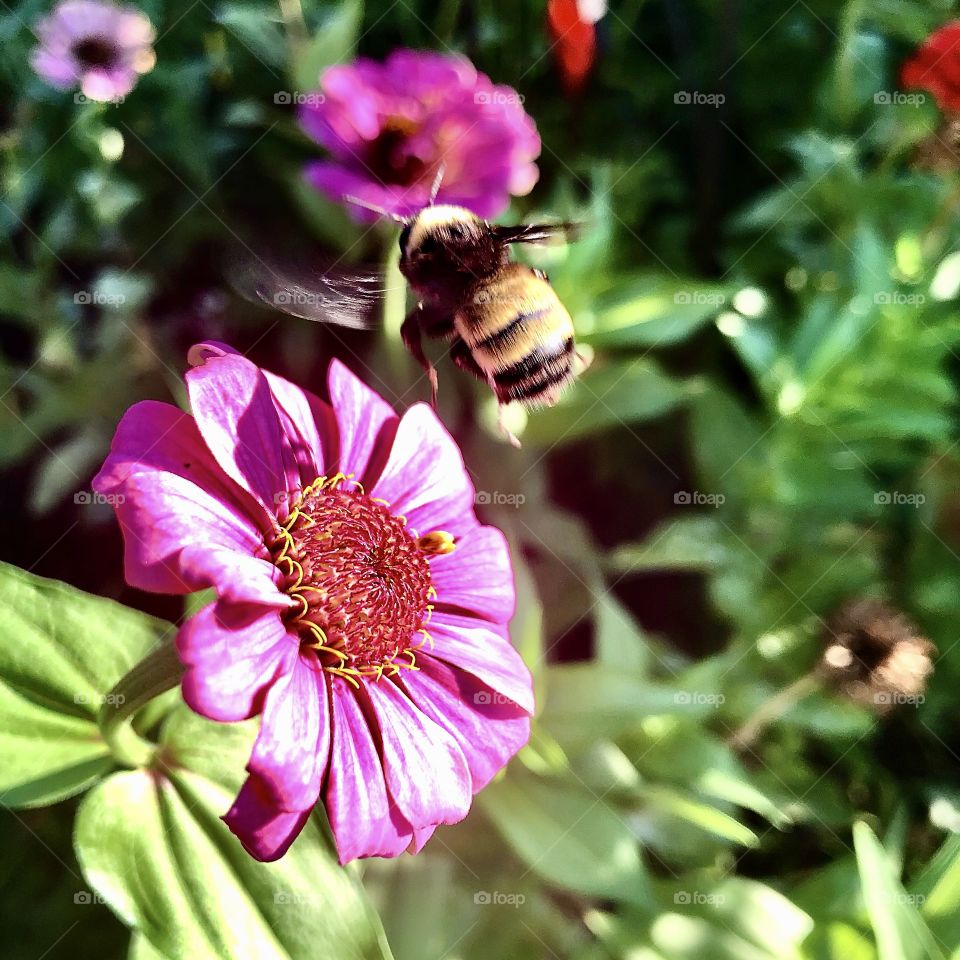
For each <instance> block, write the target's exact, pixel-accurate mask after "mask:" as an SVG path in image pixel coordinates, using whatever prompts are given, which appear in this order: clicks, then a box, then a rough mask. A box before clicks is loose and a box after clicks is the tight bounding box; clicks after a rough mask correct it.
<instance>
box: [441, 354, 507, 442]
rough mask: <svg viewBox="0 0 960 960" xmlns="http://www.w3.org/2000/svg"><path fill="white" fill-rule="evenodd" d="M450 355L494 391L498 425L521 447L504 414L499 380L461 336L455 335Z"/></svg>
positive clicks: (462, 367) (462, 368)
mask: <svg viewBox="0 0 960 960" xmlns="http://www.w3.org/2000/svg"><path fill="white" fill-rule="evenodd" d="M450 356H451V358H452V359H453V362H454V363H455V364H456V365H457V366H458V367H459V368H460V369H461V370H466V371H467V372H468V373H472V374H473V375H474V376H475V377H476V378H477V379H478V380H482V381H483V382H484V383H485V384H486V385H487V386H488V387H489V388H490V389H491V390H492V391H493V395H494V396H495V397H496V398H497V403H498V404H499V406H498V408H497V409H498V411H499V412H498V416H497V427H498V428H499V430H500V432H501V433H502V434H503V435H504V436H505V437H506V438H507V440H509V441H510V444H511V446H514V447H517V448H519V447H520V441H519V440H518V439H517V438H516V437H515V436H514V435H513V434H512V433H511V432H510V429H509V427H507V424H506V419H505V416H504V412H503V410H504V407H505V406H506V404H505V403H504V402H503V401H502V400H501V399H500V394H499V392H498V391H497V382H496V380H495V379H494V377H493V374H492V373H490V374H488V373H486V372H485V371H484V370H483V368H482V367H481V366H480V364H478V363H477V361H476V360H474V358H473V354H472V353H471V352H470V348H469V347H468V346H467V345H466V344H465V343H464V342H463V340H461V339H460V338H459V337H454V339H453V343H452V344H451V345H450Z"/></svg>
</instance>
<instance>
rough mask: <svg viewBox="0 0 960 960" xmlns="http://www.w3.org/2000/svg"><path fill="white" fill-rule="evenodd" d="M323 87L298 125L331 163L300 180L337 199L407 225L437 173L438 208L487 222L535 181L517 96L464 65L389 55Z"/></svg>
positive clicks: (334, 73) (361, 63)
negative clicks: (461, 209)
mask: <svg viewBox="0 0 960 960" xmlns="http://www.w3.org/2000/svg"><path fill="white" fill-rule="evenodd" d="M320 82H321V87H322V90H323V96H322V97H321V98H318V99H319V100H320V102H318V103H315V102H312V101H311V103H310V104H309V105H307V106H304V107H302V108H301V111H300V123H301V125H302V126H303V128H304V130H306V132H307V133H308V134H309V135H310V136H311V137H313V138H314V139H315V140H316V141H317V142H318V143H320V144H321V145H322V146H324V147H326V148H327V150H329V152H330V154H331V159H330V160H323V161H316V162H314V163H311V164H310V165H309V166H308V167H307V179H308V180H309V181H310V182H311V183H312V184H313V185H314V186H315V187H316V188H317V189H318V190H321V191H323V192H324V193H325V194H327V195H328V196H329V197H331V198H333V199H334V200H342V199H343V198H344V197H356V198H358V199H360V200H364V201H366V202H367V203H370V204H373V205H375V206H378V207H382V208H384V209H385V210H388V211H390V212H391V213H395V214H397V215H399V216H410V215H411V214H414V213H416V212H417V211H418V210H420V209H421V208H422V207H424V206H426V205H427V203H428V202H429V200H430V188H431V186H432V185H433V182H434V180H435V179H436V177H437V175H438V173H441V174H442V179H441V182H440V192H439V194H438V196H437V200H438V202H440V203H450V204H455V205H457V206H462V207H467V208H468V209H470V210H472V211H473V212H474V213H476V214H477V215H478V216H481V217H484V218H487V219H490V218H492V217H495V216H497V215H498V214H500V213H502V212H503V211H504V210H505V209H506V207H507V204H508V203H509V202H510V194H514V195H516V196H523V195H524V194H527V193H529V192H530V191H531V190H532V189H533V185H534V184H535V183H536V182H537V176H538V171H537V167H536V165H535V164H534V162H533V161H534V160H535V159H536V158H537V157H538V156H539V155H540V137H539V135H538V134H537V127H536V124H535V123H534V122H533V119H532V118H531V117H530V116H529V115H528V114H527V113H526V111H524V109H523V106H522V102H523V97H521V96H520V95H519V94H518V93H517V92H516V91H515V90H512V89H511V88H510V87H505V86H495V85H494V84H493V83H492V81H491V80H490V78H489V77H487V76H485V75H484V74H482V73H477V71H476V69H475V68H474V66H473V64H471V63H470V61H469V60H467V59H466V58H465V57H461V56H450V55H446V54H439V53H418V52H416V51H414V50H396V51H394V52H393V53H391V54H390V56H389V57H387V59H386V60H385V61H384V62H383V63H378V62H376V61H373V60H367V59H363V58H361V59H359V60H356V61H355V62H354V63H352V64H347V65H341V66H334V67H330V68H329V69H328V70H326V71H325V72H324V74H323V76H322V77H321V81H320ZM441 168H442V170H441ZM351 212H352V213H353V214H354V216H356V217H357V218H358V219H369V218H370V214H369V213H368V212H367V211H365V210H363V209H362V208H359V207H356V206H353V207H352V208H351Z"/></svg>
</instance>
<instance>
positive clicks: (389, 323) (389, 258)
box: [383, 240, 409, 388]
mask: <svg viewBox="0 0 960 960" xmlns="http://www.w3.org/2000/svg"><path fill="white" fill-rule="evenodd" d="M399 263H400V248H399V247H398V246H397V243H396V240H394V241H393V242H392V243H391V244H390V246H389V247H388V249H387V255H386V258H385V260H384V265H383V275H384V278H385V283H386V293H385V295H384V298H383V337H384V345H385V347H386V351H387V363H388V365H389V369H390V378H391V384H392V386H394V387H395V388H396V387H399V384H401V383H402V382H403V381H404V380H405V379H407V371H408V370H409V366H408V362H409V354H408V353H407V351H406V350H405V349H404V348H403V345H402V343H401V340H400V327H401V326H402V325H403V321H404V318H405V317H406V314H407V282H406V280H404V279H403V275H402V274H401V273H400V268H399Z"/></svg>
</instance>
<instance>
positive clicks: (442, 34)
mask: <svg viewBox="0 0 960 960" xmlns="http://www.w3.org/2000/svg"><path fill="white" fill-rule="evenodd" d="M459 16H460V0H441V2H440V9H439V10H438V11H437V19H436V21H435V23H436V28H437V29H436V33H437V36H438V37H439V38H440V39H441V41H443V43H444V44H445V45H446V46H449V45H450V43H451V42H452V40H453V31H454V29H455V28H456V26H457V18H458V17H459Z"/></svg>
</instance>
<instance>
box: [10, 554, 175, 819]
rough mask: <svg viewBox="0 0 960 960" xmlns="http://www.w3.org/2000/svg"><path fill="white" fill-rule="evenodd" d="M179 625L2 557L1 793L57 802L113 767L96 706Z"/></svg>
mask: <svg viewBox="0 0 960 960" xmlns="http://www.w3.org/2000/svg"><path fill="white" fill-rule="evenodd" d="M172 629H173V628H172V627H171V625H170V624H168V623H164V622H163V621H162V620H156V619H154V618H153V617H148V616H146V615H144V614H141V613H138V612H136V611H134V610H131V609H129V608H127V607H124V606H121V605H120V604H118V603H114V602H113V601H111V600H104V599H102V598H100V597H94V596H91V595H90V594H87V593H83V592H82V591H80V590H76V589H74V588H73V587H70V586H68V585H67V584H65V583H59V582H57V581H55V580H45V579H43V578H41V577H36V576H33V575H32V574H29V573H27V572H26V571H23V570H19V569H18V568H16V567H12V566H10V565H8V564H0V638H2V639H0V802H2V803H3V804H4V805H5V806H10V807H24V806H39V805H43V804H48V803H54V802H56V801H58V800H62V799H63V798H64V797H68V796H71V795H72V794H75V793H78V792H79V791H81V790H83V789H85V788H86V787H88V786H89V785H90V784H91V783H93V782H95V781H96V780H97V779H98V778H99V777H100V776H102V775H103V773H104V772H105V771H106V770H108V769H109V768H110V767H111V766H112V760H111V758H110V754H109V751H108V749H107V747H106V745H105V744H104V742H103V741H102V739H101V738H100V733H99V730H98V728H97V722H96V721H97V713H98V711H99V709H100V706H101V705H102V704H103V702H104V698H105V697H106V696H107V695H108V693H109V691H110V690H111V688H112V687H113V685H114V684H115V683H116V682H117V681H118V680H119V679H120V678H121V677H122V676H123V675H124V674H125V673H126V672H127V671H128V670H129V669H130V668H131V667H133V666H134V664H136V663H137V662H139V661H140V660H142V659H143V657H144V656H145V655H146V653H147V652H148V651H149V650H150V649H151V648H152V647H154V646H156V644H157V643H158V642H160V641H161V639H162V638H163V637H164V636H167V635H169V634H170V632H171V631H172Z"/></svg>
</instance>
